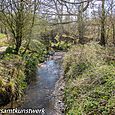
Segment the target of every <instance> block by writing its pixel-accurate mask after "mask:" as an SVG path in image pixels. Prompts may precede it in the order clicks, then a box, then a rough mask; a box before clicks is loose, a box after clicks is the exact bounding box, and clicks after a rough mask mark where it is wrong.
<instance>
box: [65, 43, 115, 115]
mask: <svg viewBox="0 0 115 115" xmlns="http://www.w3.org/2000/svg"><path fill="white" fill-rule="evenodd" d="M106 54H107V52H106V50H104V49H103V48H102V47H101V46H99V45H98V44H86V45H84V46H82V45H79V46H75V47H73V48H72V49H71V50H70V51H69V52H68V53H67V55H66V56H65V58H64V63H63V65H64V72H65V79H66V87H65V104H66V105H67V107H66V114H67V115H113V114H114V113H115V111H114V107H115V104H114V101H115V93H114V89H115V66H114V65H112V64H108V63H107V62H106V58H105V57H106Z"/></svg>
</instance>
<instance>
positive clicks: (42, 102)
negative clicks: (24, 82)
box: [19, 56, 61, 115]
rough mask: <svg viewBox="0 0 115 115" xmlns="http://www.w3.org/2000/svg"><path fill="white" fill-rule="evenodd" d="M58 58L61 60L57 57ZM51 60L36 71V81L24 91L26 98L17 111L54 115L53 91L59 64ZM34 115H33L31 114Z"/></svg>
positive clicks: (54, 59)
mask: <svg viewBox="0 0 115 115" xmlns="http://www.w3.org/2000/svg"><path fill="white" fill-rule="evenodd" d="M58 58H61V57H59V56H58ZM56 59H57V58H56V56H54V58H53V59H51V60H48V61H46V62H44V63H43V64H42V65H41V66H40V68H38V70H37V76H36V79H35V80H34V81H33V82H32V83H31V84H30V86H29V88H28V90H27V91H26V98H25V101H24V103H23V104H22V105H21V106H20V107H19V109H42V110H43V109H44V112H41V113H39V114H38V115H56V111H55V109H54V96H53V95H52V92H53V91H54V88H55V84H56V81H57V80H58V79H59V76H60V66H59V62H58V61H56ZM32 115H34V113H33V114H32Z"/></svg>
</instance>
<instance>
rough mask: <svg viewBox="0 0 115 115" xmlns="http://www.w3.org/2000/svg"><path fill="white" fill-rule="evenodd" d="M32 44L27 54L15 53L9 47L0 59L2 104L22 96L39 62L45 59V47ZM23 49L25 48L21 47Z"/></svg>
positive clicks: (0, 99) (0, 94) (0, 96)
mask: <svg viewBox="0 0 115 115" xmlns="http://www.w3.org/2000/svg"><path fill="white" fill-rule="evenodd" d="M39 47H40V48H38V47H37V48H35V44H34V46H31V45H30V49H29V50H27V51H26V53H25V54H23V55H22V53H19V54H18V55H16V54H13V48H12V47H8V48H7V49H6V51H5V53H4V54H3V56H1V59H0V106H3V105H6V104H8V103H9V102H12V101H15V100H17V99H18V98H21V97H22V96H23V94H24V90H25V89H26V87H27V85H28V84H29V83H30V82H31V80H33V79H34V78H35V73H36V68H37V65H38V63H40V62H43V61H44V59H45V58H44V55H45V54H46V51H45V47H44V46H43V45H42V44H39ZM21 50H22V51H23V48H22V49H21Z"/></svg>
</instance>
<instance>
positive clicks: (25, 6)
mask: <svg viewBox="0 0 115 115" xmlns="http://www.w3.org/2000/svg"><path fill="white" fill-rule="evenodd" d="M36 5H37V3H36V0H29V1H25V0H2V1H1V2H0V6H1V9H0V21H1V22H2V23H3V24H4V25H5V26H6V28H7V30H8V31H9V32H10V34H11V37H12V38H13V40H14V43H15V53H16V54H18V52H19V50H20V47H21V45H22V40H27V39H28V38H29V37H30V33H31V28H32V27H33V22H34V17H35V11H36V7H35V6H36ZM29 39H30V38H29Z"/></svg>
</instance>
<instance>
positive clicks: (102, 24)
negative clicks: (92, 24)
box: [100, 0, 106, 46]
mask: <svg viewBox="0 0 115 115" xmlns="http://www.w3.org/2000/svg"><path fill="white" fill-rule="evenodd" d="M105 34H106V31H105V0H102V17H101V39H100V44H101V45H102V46H105V45H106V39H105Z"/></svg>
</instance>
